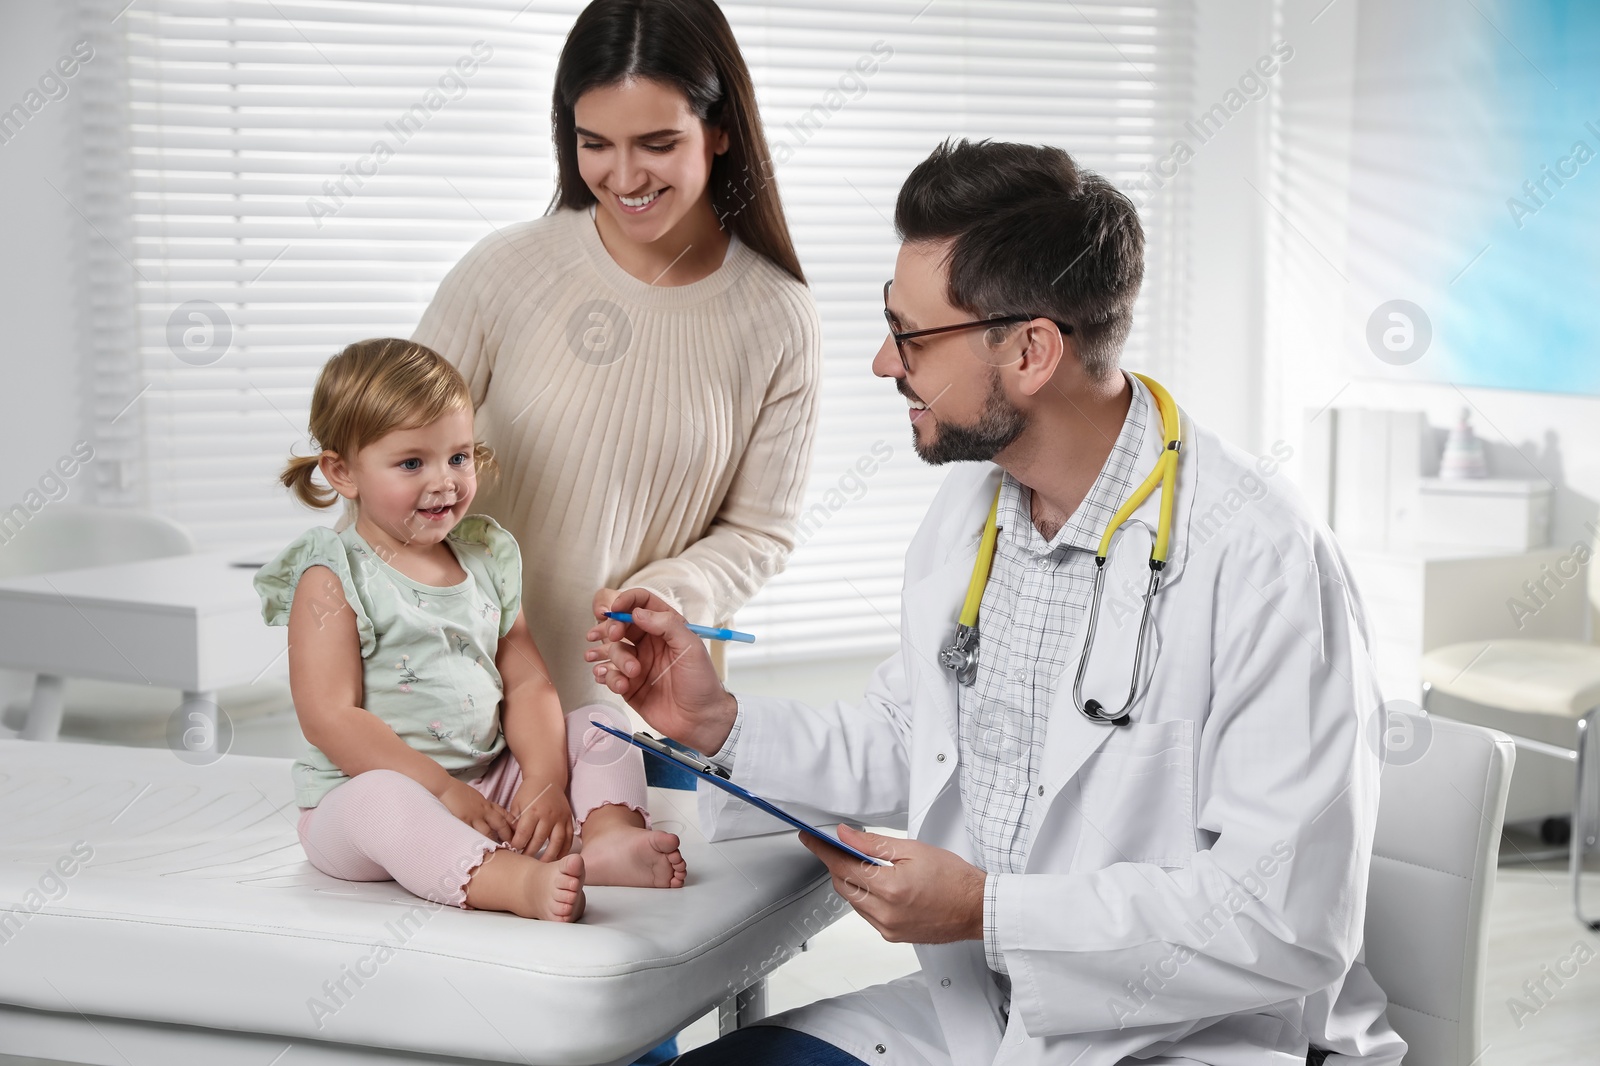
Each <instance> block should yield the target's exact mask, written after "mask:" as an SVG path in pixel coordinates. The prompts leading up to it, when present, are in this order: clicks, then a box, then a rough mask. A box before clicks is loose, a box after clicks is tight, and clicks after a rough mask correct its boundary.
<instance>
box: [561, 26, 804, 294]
mask: <svg viewBox="0 0 1600 1066" xmlns="http://www.w3.org/2000/svg"><path fill="white" fill-rule="evenodd" d="M630 78H640V79H645V80H648V81H654V82H659V83H660V84H662V85H666V86H669V87H671V88H673V89H676V90H678V91H679V92H681V93H682V94H683V95H684V97H685V99H687V100H688V101H689V109H690V110H691V111H693V112H694V113H695V114H696V115H697V116H699V118H700V121H701V122H704V123H705V124H706V125H707V126H710V127H713V128H716V127H720V128H721V129H724V130H726V131H727V133H728V150H727V151H726V152H723V153H722V154H721V155H719V156H716V157H715V158H713V159H712V161H711V178H710V182H709V183H708V185H707V190H708V191H709V192H710V194H711V207H712V210H714V211H715V212H716V214H717V219H718V220H719V221H720V222H721V223H722V226H723V228H724V229H730V230H732V231H733V232H734V233H735V234H737V235H738V237H739V239H740V240H741V241H743V242H744V243H745V244H747V245H749V246H750V247H751V248H752V249H754V250H755V251H757V252H760V253H761V254H762V255H764V256H766V257H767V259H769V260H771V261H772V262H773V263H775V264H777V265H778V266H779V267H781V268H783V270H784V271H786V272H787V273H788V274H790V275H791V276H793V277H794V279H795V280H796V281H798V282H800V283H801V284H802V285H803V284H805V280H806V276H805V274H804V272H802V271H801V269H800V257H799V256H798V255H796V254H795V250H794V242H793V240H791V239H790V236H789V223H788V221H787V220H786V219H785V218H784V214H783V202H782V200H780V199H779V197H778V183H777V180H776V178H775V177H774V176H773V164H772V154H771V153H770V152H769V151H768V150H767V136H766V133H765V132H764V131H763V130H762V128H761V115H760V112H759V111H757V109H756V91H755V86H754V85H753V84H752V83H751V81H750V69H749V68H748V67H747V66H745V62H744V55H743V53H741V52H740V51H739V42H738V41H737V40H736V39H735V38H734V36H733V28H732V27H730V26H729V25H728V20H727V18H726V17H725V16H724V15H723V14H722V9H721V8H719V7H718V6H717V5H716V4H715V3H714V2H713V0H594V2H593V3H591V4H590V5H589V6H588V7H586V8H584V9H583V11H582V12H581V13H579V15H578V20H577V21H576V22H575V23H573V26H572V31H571V32H570V33H569V34H567V42H566V44H565V45H563V46H562V48H561V58H560V60H558V61H557V63H556V86H555V93H554V97H553V99H552V101H551V105H550V126H551V134H552V136H553V138H554V140H555V146H556V191H555V196H554V197H553V198H552V199H551V201H550V211H551V212H554V211H555V210H557V209H558V208H562V207H570V208H587V207H588V206H589V205H590V204H592V203H594V202H595V195H594V193H593V192H592V191H591V190H590V188H589V186H588V184H587V183H586V182H585V181H584V180H583V175H582V174H581V173H580V172H579V170H578V137H577V132H576V130H575V129H574V126H575V122H574V120H573V117H572V111H573V108H574V106H575V105H576V104H577V102H578V98H579V97H581V96H582V95H583V94H584V93H586V92H588V91H589V90H591V89H600V88H605V87H607V86H611V85H616V84H618V83H619V82H623V81H626V80H628V79H630Z"/></svg>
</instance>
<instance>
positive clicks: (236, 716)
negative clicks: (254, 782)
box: [0, 503, 298, 754]
mask: <svg viewBox="0 0 1600 1066" xmlns="http://www.w3.org/2000/svg"><path fill="white" fill-rule="evenodd" d="M194 546H195V545H194V540H193V538H192V537H191V536H190V534H189V532H188V531H187V530H186V529H185V528H184V527H183V526H181V525H179V524H178V523H176V522H173V521H171V520H170V519H167V518H163V517H161V516H159V515H156V514H152V513H150V512H146V511H138V510H129V509H126V508H110V507H94V506H85V505H75V504H64V503H60V504H53V505H51V506H49V507H46V508H44V509H43V510H41V511H40V512H39V513H38V514H37V515H35V516H34V517H33V518H32V519H31V520H30V521H29V522H28V523H27V524H26V525H25V526H23V527H22V528H21V529H20V530H19V531H18V532H17V533H16V534H15V535H14V536H12V537H11V539H9V540H8V541H7V542H6V543H5V544H4V546H3V547H0V629H3V631H4V632H5V633H6V639H5V640H4V641H3V642H0V667H4V668H8V669H9V670H11V671H17V674H16V675H15V676H14V677H13V678H12V680H11V685H10V686H9V687H11V688H12V689H13V690H15V689H16V688H18V687H24V688H28V687H31V692H30V693H29V695H28V696H27V697H26V698H25V699H23V700H21V701H14V702H11V703H10V704H9V705H8V706H7V707H6V709H5V713H4V718H3V726H0V735H15V736H20V737H22V738H23V739H29V740H54V739H56V738H57V737H58V736H60V735H62V733H63V724H64V723H65V724H66V725H67V729H66V735H67V736H68V738H69V739H79V740H99V741H103V742H112V743H116V742H122V743H134V744H140V743H143V744H160V743H162V737H163V734H168V733H169V732H170V731H171V727H172V724H173V718H174V712H175V711H177V710H179V709H180V708H182V707H184V706H187V707H188V708H189V711H188V713H189V714H190V715H193V714H199V715H201V716H202V718H204V719H206V721H197V722H194V723H191V724H192V725H195V726H196V727H197V728H199V729H200V730H201V732H207V731H209V732H210V734H211V736H213V737H214V735H215V728H214V723H215V718H216V715H217V711H216V708H218V707H221V708H225V710H224V711H223V712H222V713H223V715H224V716H225V718H226V720H227V723H228V725H229V726H230V727H231V726H233V725H237V724H239V723H241V722H254V721H256V720H258V719H263V718H268V717H270V718H272V719H274V720H276V721H277V722H278V724H279V727H278V728H276V730H275V732H276V733H278V734H284V733H287V732H288V731H287V730H285V729H283V728H282V727H281V726H282V724H283V721H284V716H285V715H286V714H287V716H288V717H289V719H292V717H293V705H292V703H290V702H289V699H288V686H287V685H286V684H284V683H283V681H282V680H281V678H282V677H283V676H284V675H285V674H286V671H287V664H286V662H284V659H285V658H286V657H285V656H283V655H282V652H283V649H284V647H285V633H284V630H283V629H281V628H269V627H267V626H265V625H263V624H262V622H261V614H260V601H259V599H258V597H257V596H256V593H255V590H254V589H253V588H252V586H251V584H250V579H251V576H252V575H253V573H254V569H253V568H251V567H248V566H235V565H232V564H233V562H235V556H237V555H238V553H237V552H233V553H200V554H196V553H195V551H194ZM258 554H259V553H258ZM256 561H257V562H259V561H260V560H256ZM294 732H295V733H298V730H297V729H295V730H294ZM178 735H179V736H180V737H182V736H183V735H184V731H183V730H179V732H178ZM200 735H201V734H200V733H190V734H188V736H189V737H190V738H191V739H194V738H197V737H200ZM280 746H281V745H280ZM279 753H281V754H288V753H289V752H287V751H282V752H279Z"/></svg>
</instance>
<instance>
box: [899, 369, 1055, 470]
mask: <svg viewBox="0 0 1600 1066" xmlns="http://www.w3.org/2000/svg"><path fill="white" fill-rule="evenodd" d="M896 387H897V388H899V390H900V392H901V394H902V395H906V394H907V392H908V390H907V388H906V383H905V381H904V380H901V381H899V382H896ZM924 417H926V416H924ZM938 426H939V429H938V433H937V435H936V436H935V437H934V440H933V443H932V444H928V445H924V444H923V443H922V440H921V438H920V437H918V436H917V428H916V426H912V427H911V446H912V447H913V448H915V449H916V452H917V456H918V457H919V458H921V459H922V461H923V462H925V463H927V464H929V465H930V466H943V465H944V464H945V463H962V462H989V461H990V460H992V459H994V457H995V456H996V455H999V454H1000V451H1001V449H1003V448H1005V447H1006V446H1007V445H1009V444H1010V443H1011V442H1012V441H1014V440H1016V439H1017V438H1018V437H1020V436H1022V431H1023V430H1024V429H1026V428H1027V427H1028V420H1027V416H1025V415H1024V414H1023V413H1022V412H1021V411H1019V410H1017V408H1016V407H1015V406H1013V405H1012V403H1011V401H1009V400H1007V399H1006V396H1005V391H1004V390H1003V389H1002V388H1001V387H1000V371H999V370H997V369H994V368H992V367H991V368H990V371H989V394H988V395H987V396H985V397H984V400H983V414H981V415H979V416H978V421H977V422H976V423H975V424H974V425H970V426H961V425H957V424H955V423H953V422H946V421H945V420H944V419H943V418H940V419H939V420H938Z"/></svg>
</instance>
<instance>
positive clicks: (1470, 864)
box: [1366, 713, 1515, 1066]
mask: <svg viewBox="0 0 1600 1066" xmlns="http://www.w3.org/2000/svg"><path fill="white" fill-rule="evenodd" d="M1388 725H1389V728H1390V730H1391V733H1392V732H1393V731H1395V730H1396V729H1399V730H1401V731H1402V732H1403V731H1404V729H1405V728H1406V727H1407V726H1409V727H1410V729H1411V735H1410V738H1409V739H1410V743H1409V745H1408V746H1407V747H1406V748H1404V749H1401V748H1399V747H1398V746H1396V747H1394V748H1391V750H1390V752H1389V755H1388V757H1387V759H1386V760H1385V764H1384V767H1383V787H1382V792H1381V798H1380V799H1379V801H1378V828H1377V835H1376V837H1375V838H1374V841H1373V847H1372V872H1371V879H1370V881H1369V883H1368V887H1367V924H1366V963H1367V969H1368V970H1369V971H1370V972H1371V973H1372V976H1373V977H1374V978H1375V979H1376V980H1377V982H1378V984H1379V986H1380V987H1382V988H1383V990H1384V992H1385V993H1387V994H1388V996H1389V1022H1390V1024H1392V1025H1393V1026H1394V1027H1395V1030H1396V1031H1397V1032H1399V1034H1400V1035H1401V1036H1402V1037H1404V1038H1405V1041H1406V1043H1407V1044H1408V1045H1410V1050H1408V1051H1407V1052H1406V1058H1405V1061H1406V1066H1469V1064H1470V1063H1474V1062H1476V1061H1477V1060H1478V1057H1479V1056H1480V1055H1481V1053H1482V1050H1483V1048H1482V1043H1483V1024H1482V1019H1483V978H1484V963H1485V956H1486V954H1487V950H1488V922H1489V901H1490V899H1491V898H1492V896H1493V894H1494V879H1495V868H1496V860H1497V858H1498V856H1499V850H1500V827H1501V825H1502V823H1503V822H1504V820H1505V810H1506V792H1507V791H1508V789H1509V788H1510V785H1511V765H1512V762H1513V761H1514V760H1515V748H1514V747H1513V745H1512V742H1511V738H1510V737H1508V736H1506V735H1505V734H1504V733H1499V732H1496V731H1495V730H1492V729H1484V728H1482V727H1480V726H1475V725H1467V724H1466V723H1464V722H1454V721H1451V720H1449V719H1447V718H1437V717H1429V716H1422V715H1411V714H1403V713H1402V714H1400V715H1390V716H1389V719H1388Z"/></svg>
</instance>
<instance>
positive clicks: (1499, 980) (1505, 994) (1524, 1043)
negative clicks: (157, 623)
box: [0, 664, 1600, 1066]
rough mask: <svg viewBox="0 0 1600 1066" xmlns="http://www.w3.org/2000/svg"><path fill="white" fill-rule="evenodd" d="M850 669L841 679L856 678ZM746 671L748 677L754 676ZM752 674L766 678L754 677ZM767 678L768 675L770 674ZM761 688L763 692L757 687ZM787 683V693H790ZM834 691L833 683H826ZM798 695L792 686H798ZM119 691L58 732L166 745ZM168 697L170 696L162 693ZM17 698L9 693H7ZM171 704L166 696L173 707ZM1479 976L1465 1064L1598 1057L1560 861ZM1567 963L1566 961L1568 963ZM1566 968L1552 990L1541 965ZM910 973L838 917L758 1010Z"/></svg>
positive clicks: (293, 740) (1493, 947) (263, 701)
mask: <svg viewBox="0 0 1600 1066" xmlns="http://www.w3.org/2000/svg"><path fill="white" fill-rule="evenodd" d="M864 666H865V664H856V666H855V667H853V668H852V669H850V670H847V671H841V672H840V673H841V674H845V673H849V674H859V672H860V670H859V668H864ZM842 679H843V678H842V677H841V678H819V677H816V676H815V675H813V676H812V677H810V678H808V679H807V680H808V683H809V684H808V687H809V686H815V685H819V684H820V685H824V686H826V685H827V683H828V682H830V681H834V680H842ZM756 680H757V679H755V678H752V679H751V681H752V684H754V683H756ZM760 680H761V681H765V680H768V679H767V678H761V679H760ZM771 680H772V681H774V682H777V681H779V680H780V679H779V678H777V677H773V678H771ZM762 687H765V685H763V686H762ZM792 690H793V689H792V687H791V691H792ZM834 691H838V689H834ZM797 694H798V693H797ZM136 695H137V697H138V698H137V699H134V700H131V701H130V698H129V692H128V690H125V689H120V687H112V686H103V687H102V686H97V685H95V684H94V683H89V682H69V690H68V698H69V707H72V706H78V705H80V704H82V705H86V706H90V707H92V706H93V705H95V704H96V703H97V702H102V701H113V702H114V705H116V706H119V707H123V708H128V707H130V706H131V707H132V710H125V711H124V713H121V714H118V715H109V714H75V713H72V712H70V711H69V714H68V717H67V722H66V726H65V733H66V735H67V736H68V738H69V739H71V740H74V741H77V742H80V743H82V742H86V743H121V744H135V745H150V746H158V745H161V744H164V743H166V733H165V727H166V721H165V717H166V716H165V715H164V714H161V713H159V712H160V711H161V709H162V708H164V707H165V706H166V702H168V696H169V694H166V693H162V692H150V693H137V694H136ZM170 695H171V696H174V697H175V695H176V694H170ZM283 696H284V693H282V692H278V693H274V692H273V691H272V690H270V689H267V690H258V691H254V692H233V693H230V692H228V691H224V693H223V694H222V697H221V699H220V700H219V702H220V703H222V705H223V706H224V708H225V709H228V710H229V718H230V720H231V722H232V726H233V730H234V742H233V747H232V750H233V751H234V752H237V753H239V754H252V755H285V754H295V753H297V752H298V747H299V745H300V744H301V743H302V741H301V739H300V735H299V730H298V727H297V726H296V724H295V722H294V718H293V714H292V710H288V711H285V709H284V705H283ZM15 698H16V697H15V696H13V699H15ZM173 705H174V706H176V704H175V702H174V704H173ZM1537 847H1538V845H1537V843H1536V842H1534V841H1532V840H1531V838H1526V837H1521V836H1518V835H1516V834H1513V835H1512V836H1511V838H1510V839H1509V842H1508V843H1507V844H1506V845H1505V846H1504V847H1503V848H1502V852H1503V854H1506V855H1516V854H1518V853H1519V852H1520V853H1527V852H1531V851H1533V850H1536V848H1537ZM1587 884H1588V891H1589V898H1590V899H1591V900H1592V901H1593V902H1592V903H1591V910H1600V874H1590V875H1587ZM1489 924H1490V933H1489V973H1488V979H1487V982H1486V990H1485V996H1484V1020H1483V1029H1484V1033H1483V1035H1484V1041H1485V1044H1486V1051H1485V1054H1484V1056H1483V1057H1482V1059H1481V1060H1480V1062H1479V1063H1477V1064H1475V1066H1546V1064H1553V1063H1554V1064H1568V1063H1573V1064H1576V1063H1597V1064H1600V935H1597V934H1595V933H1590V932H1587V931H1585V930H1584V929H1583V928H1582V927H1581V926H1579V925H1578V924H1577V922H1576V921H1574V919H1573V917H1572V912H1571V904H1570V889H1569V883H1568V881H1567V877H1566V868H1565V865H1564V864H1562V863H1558V862H1552V863H1543V864H1536V865H1528V864H1516V865H1509V864H1508V865H1504V866H1502V867H1501V868H1500V872H1499V877H1498V879H1497V881H1496V884H1495V895H1494V899H1493V903H1492V906H1491V910H1490V919H1489ZM1569 960H1570V961H1569ZM1558 966H1559V967H1560V968H1562V969H1565V970H1567V971H1568V972H1570V971H1571V970H1572V969H1573V967H1574V966H1576V969H1577V973H1576V974H1575V976H1572V977H1570V978H1562V979H1561V984H1560V985H1559V986H1557V984H1556V983H1555V982H1554V981H1551V980H1549V979H1548V978H1547V977H1546V973H1547V972H1549V971H1546V969H1545V968H1546V967H1549V968H1550V971H1555V970H1556V969H1557V967H1558ZM914 969H916V957H915V955H914V953H913V952H912V950H911V948H909V947H907V946H905V945H894V944H887V943H884V942H883V941H882V939H881V938H879V936H878V935H877V933H876V932H875V931H874V930H873V929H872V928H871V927H870V926H868V925H867V924H866V922H864V921H862V920H861V919H860V918H858V917H856V916H855V915H854V914H851V915H849V916H847V917H846V918H844V919H842V920H840V921H839V922H837V923H836V924H835V925H833V926H831V927H830V928H828V929H827V930H825V931H824V932H822V933H820V934H818V935H817V936H816V937H815V938H814V939H813V940H812V941H811V943H810V945H809V947H808V950H807V951H805V952H803V953H802V954H800V955H799V956H797V957H796V958H794V959H793V960H791V961H790V962H789V963H787V964H786V965H784V966H783V967H782V968H781V969H780V970H778V971H777V972H776V973H775V974H774V975H773V977H772V978H771V981H770V983H769V986H768V1006H769V1009H770V1010H772V1011H774V1012H776V1011H780V1010H785V1009H787V1008H789V1007H794V1006H799V1005H800V1004H803V1003H808V1002H811V1001H813V1000H815V999H819V998H822V997H826V996H834V995H840V994H843V993H845V992H849V991H852V990H854V989H856V988H861V987H864V986H867V985H871V984H876V983H878V982H881V981H886V980H889V979H891V978H894V977H898V976H900V975H902V974H906V973H909V972H911V971H913V970H914ZM1541 980H1543V981H1544V985H1545V988H1546V989H1547V990H1548V994H1546V993H1545V992H1540V993H1538V995H1537V997H1536V998H1535V997H1534V996H1531V995H1530V993H1529V991H1528V990H1527V989H1525V988H1524V983H1525V982H1539V981H1541ZM716 1032H717V1028H716V1017H715V1015H714V1014H709V1015H707V1016H706V1017H704V1018H702V1019H700V1020H699V1021H697V1022H695V1023H694V1024H693V1025H691V1026H689V1028H688V1029H686V1030H685V1031H684V1032H683V1033H682V1034H681V1036H680V1040H679V1043H680V1047H681V1048H683V1049H685V1050H687V1049H688V1048H691V1047H698V1046H699V1045H701V1044H704V1043H706V1042H708V1041H710V1040H713V1039H715V1037H716ZM0 1066H48V1064H47V1063H46V1060H34V1059H20V1058H14V1057H9V1056H5V1055H0Z"/></svg>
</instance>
